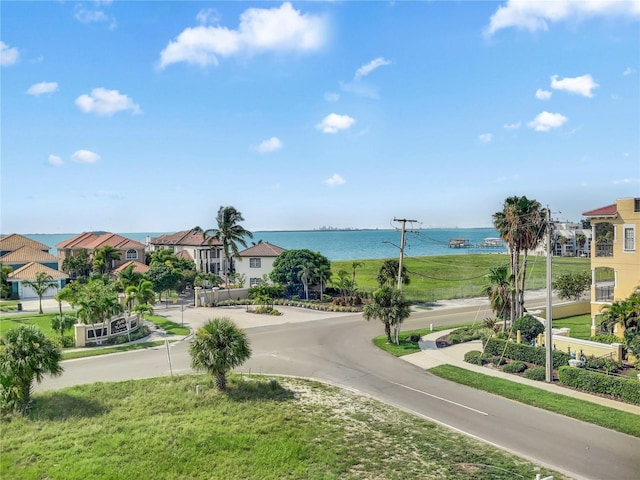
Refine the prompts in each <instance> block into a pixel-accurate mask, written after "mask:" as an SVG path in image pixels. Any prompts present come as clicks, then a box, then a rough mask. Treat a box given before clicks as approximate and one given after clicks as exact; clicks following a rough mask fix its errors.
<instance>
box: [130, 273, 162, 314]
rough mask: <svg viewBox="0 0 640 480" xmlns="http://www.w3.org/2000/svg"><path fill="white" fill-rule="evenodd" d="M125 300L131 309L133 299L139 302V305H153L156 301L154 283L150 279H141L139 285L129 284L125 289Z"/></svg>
mask: <svg viewBox="0 0 640 480" xmlns="http://www.w3.org/2000/svg"><path fill="white" fill-rule="evenodd" d="M125 295H126V296H125V302H126V303H127V305H128V306H129V310H131V308H132V305H133V300H136V301H137V302H138V305H151V304H152V303H155V299H156V292H155V291H154V290H153V283H152V282H150V281H149V280H140V282H139V283H138V285H129V286H128V287H127V289H126V290H125Z"/></svg>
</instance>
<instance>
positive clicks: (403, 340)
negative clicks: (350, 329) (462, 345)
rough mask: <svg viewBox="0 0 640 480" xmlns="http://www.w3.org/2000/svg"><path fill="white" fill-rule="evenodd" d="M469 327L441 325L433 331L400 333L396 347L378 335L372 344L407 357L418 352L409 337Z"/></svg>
mask: <svg viewBox="0 0 640 480" xmlns="http://www.w3.org/2000/svg"><path fill="white" fill-rule="evenodd" d="M372 321H373V320H372ZM471 325H473V324H472V323H470V322H468V323H458V324H456V325H441V326H438V327H433V330H431V329H430V328H420V329H418V330H409V331H406V332H400V335H398V338H399V340H400V344H399V345H396V344H395V343H387V337H386V336H385V335H380V336H379V337H375V338H374V339H373V344H374V345H375V346H376V347H378V348H381V349H382V350H384V351H385V352H388V353H390V354H391V355H394V356H396V357H402V356H404V355H409V354H412V353H417V352H419V351H420V346H419V345H418V343H417V342H411V341H409V340H408V338H409V337H410V336H411V335H419V336H420V337H423V336H424V335H428V334H430V333H433V332H441V331H443V330H451V329H453V328H460V327H469V326H471Z"/></svg>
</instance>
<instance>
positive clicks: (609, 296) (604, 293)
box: [596, 285, 613, 302]
mask: <svg viewBox="0 0 640 480" xmlns="http://www.w3.org/2000/svg"><path fill="white" fill-rule="evenodd" d="M612 301H613V285H602V286H598V285H596V302H612Z"/></svg>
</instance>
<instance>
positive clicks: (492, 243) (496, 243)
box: [476, 237, 506, 248]
mask: <svg viewBox="0 0 640 480" xmlns="http://www.w3.org/2000/svg"><path fill="white" fill-rule="evenodd" d="M505 246H506V245H505V243H504V240H502V239H501V238H498V237H487V238H485V239H484V240H483V241H481V242H480V243H478V244H477V245H476V247H478V248H504V247H505Z"/></svg>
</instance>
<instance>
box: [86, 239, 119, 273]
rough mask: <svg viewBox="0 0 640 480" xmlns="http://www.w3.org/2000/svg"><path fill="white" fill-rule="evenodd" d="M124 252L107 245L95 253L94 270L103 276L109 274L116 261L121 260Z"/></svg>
mask: <svg viewBox="0 0 640 480" xmlns="http://www.w3.org/2000/svg"><path fill="white" fill-rule="evenodd" d="M121 256H122V252H121V251H120V250H118V249H117V248H115V247H112V246H111V245H105V246H104V247H102V248H98V249H97V250H96V251H94V252H93V268H94V270H96V271H98V272H99V273H101V274H105V273H106V274H109V273H111V270H113V265H114V262H115V261H116V260H120V257H121Z"/></svg>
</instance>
